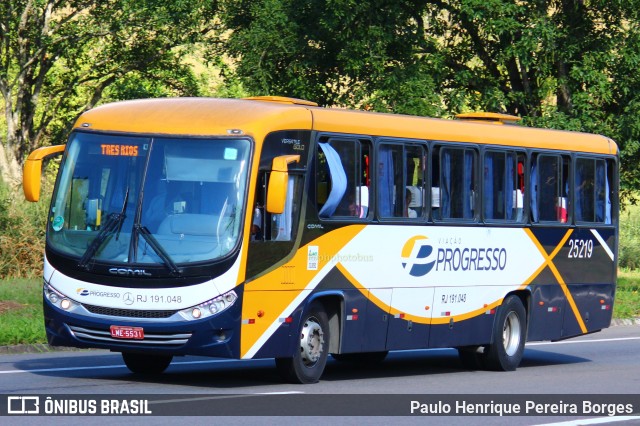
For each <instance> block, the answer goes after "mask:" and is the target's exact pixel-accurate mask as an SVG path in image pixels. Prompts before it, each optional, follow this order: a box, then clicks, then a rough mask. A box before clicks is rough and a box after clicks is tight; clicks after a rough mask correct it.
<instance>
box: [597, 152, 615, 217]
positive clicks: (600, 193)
mask: <svg viewBox="0 0 640 426" xmlns="http://www.w3.org/2000/svg"><path fill="white" fill-rule="evenodd" d="M595 191H596V193H595V197H596V221H597V222H604V223H607V224H609V223H611V200H609V181H608V179H607V164H606V163H605V162H604V161H596V188H595Z"/></svg>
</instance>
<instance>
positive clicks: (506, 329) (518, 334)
mask: <svg viewBox="0 0 640 426" xmlns="http://www.w3.org/2000/svg"><path fill="white" fill-rule="evenodd" d="M526 330H527V313H526V311H525V309H524V306H523V304H522V301H521V300H520V298H519V297H518V296H515V295H511V296H508V297H507V298H506V299H505V300H504V301H503V302H502V305H501V306H500V308H499V309H498V314H497V315H496V319H495V322H494V327H493V343H491V344H490V345H489V346H488V347H487V351H486V354H485V358H484V361H485V363H486V366H487V368H489V369H490V370H498V371H513V370H515V369H516V368H517V367H518V365H520V361H521V360H522V355H523V353H524V344H525V341H526V334H527V332H526Z"/></svg>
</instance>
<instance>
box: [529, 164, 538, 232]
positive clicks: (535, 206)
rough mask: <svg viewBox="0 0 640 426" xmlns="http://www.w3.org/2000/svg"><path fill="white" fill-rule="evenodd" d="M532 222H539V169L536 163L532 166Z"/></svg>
mask: <svg viewBox="0 0 640 426" xmlns="http://www.w3.org/2000/svg"><path fill="white" fill-rule="evenodd" d="M529 186H530V188H531V220H532V221H533V222H537V221H538V168H537V167H536V163H535V161H534V162H532V165H531V185H529Z"/></svg>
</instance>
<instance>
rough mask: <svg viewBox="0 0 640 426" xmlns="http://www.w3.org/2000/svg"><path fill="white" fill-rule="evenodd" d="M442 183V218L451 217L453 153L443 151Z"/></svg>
mask: <svg viewBox="0 0 640 426" xmlns="http://www.w3.org/2000/svg"><path fill="white" fill-rule="evenodd" d="M440 168H441V174H442V183H441V184H440V209H441V210H440V212H441V215H442V216H441V217H442V218H443V219H444V218H449V217H451V153H450V152H449V150H443V152H442V163H441V165H440Z"/></svg>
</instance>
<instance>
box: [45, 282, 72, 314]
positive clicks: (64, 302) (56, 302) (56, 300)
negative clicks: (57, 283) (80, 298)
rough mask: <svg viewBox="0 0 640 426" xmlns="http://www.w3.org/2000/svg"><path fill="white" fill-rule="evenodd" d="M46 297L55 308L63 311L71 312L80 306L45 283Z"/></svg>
mask: <svg viewBox="0 0 640 426" xmlns="http://www.w3.org/2000/svg"><path fill="white" fill-rule="evenodd" d="M43 293H44V297H45V298H46V299H47V300H48V301H49V302H51V304H52V305H53V306H55V307H56V308H59V309H62V310H63V311H71V310H73V308H75V307H76V306H78V303H77V302H76V301H74V300H72V299H70V298H68V297H67V296H65V295H64V294H62V293H60V292H59V291H58V290H56V289H55V288H53V287H52V286H51V285H49V284H47V283H46V282H45V283H44V287H43Z"/></svg>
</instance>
